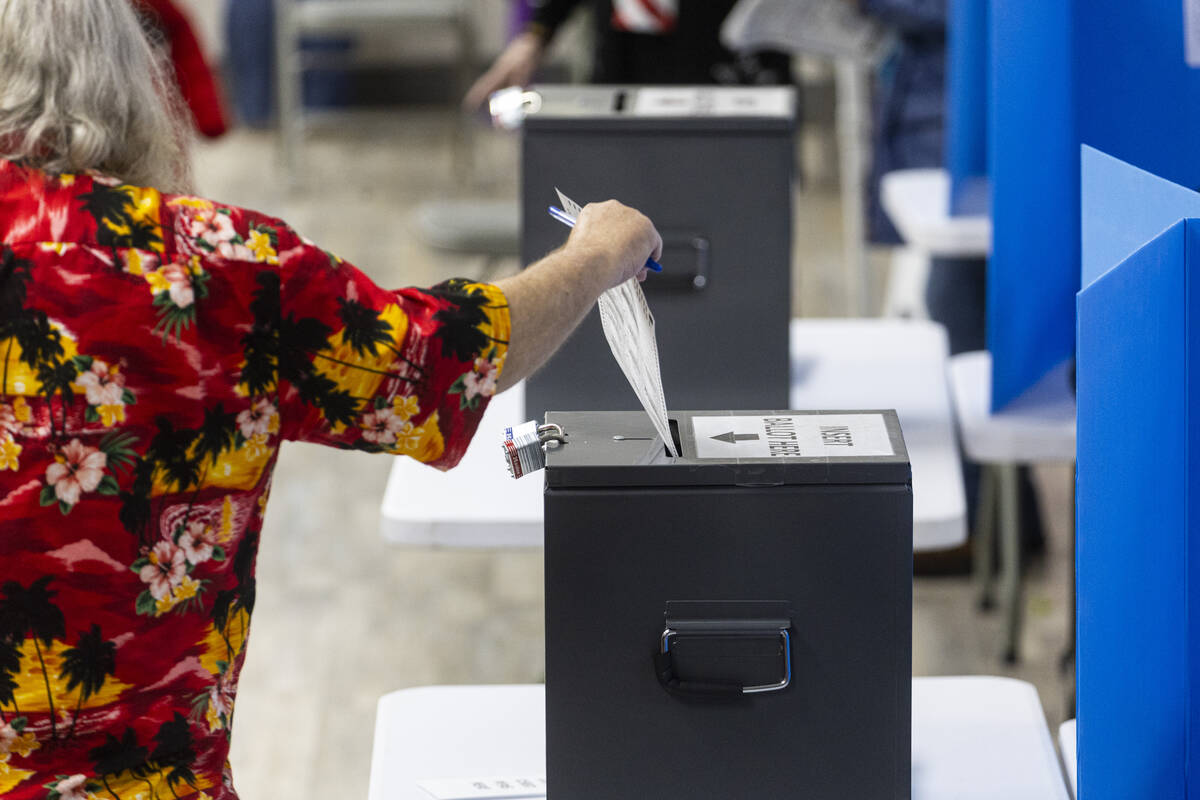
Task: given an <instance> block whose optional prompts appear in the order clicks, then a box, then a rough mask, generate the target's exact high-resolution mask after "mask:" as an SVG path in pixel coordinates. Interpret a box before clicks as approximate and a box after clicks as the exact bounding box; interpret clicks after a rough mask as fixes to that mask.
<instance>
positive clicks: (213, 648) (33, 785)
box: [0, 161, 509, 800]
mask: <svg viewBox="0 0 1200 800" xmlns="http://www.w3.org/2000/svg"><path fill="white" fill-rule="evenodd" d="M508 335H509V318H508V307H507V304H506V302H505V300H504V297H503V295H502V294H501V293H500V291H499V290H498V289H496V288H495V287H493V286H487V285H482V284H475V283H468V282H466V281H449V282H447V283H444V284H441V285H440V286H437V287H435V288H433V289H431V290H426V291H418V290H415V289H405V290H401V291H397V292H392V291H385V290H383V289H380V288H378V287H377V286H375V285H374V284H373V283H372V282H371V281H370V280H368V279H367V278H366V277H365V276H364V275H363V274H362V273H360V272H359V271H358V270H356V269H355V268H354V267H352V266H350V265H349V264H346V263H344V262H343V261H341V260H340V259H338V258H337V257H336V256H333V255H331V254H329V253H327V252H325V251H323V250H320V249H319V248H317V247H314V246H313V245H311V244H309V243H307V242H306V241H304V240H303V239H301V238H300V237H298V236H297V235H296V234H295V233H294V232H292V231H291V230H290V229H289V228H288V227H287V226H286V225H284V224H283V223H282V222H280V221H279V220H276V219H271V218H269V217H265V216H261V215H259V214H255V213H253V212H249V211H244V210H241V209H237V208H228V207H224V206H220V205H217V204H214V203H212V202H209V201H207V200H201V199H198V198H194V197H179V196H172V195H165V194H160V193H159V192H157V191H155V190H153V189H144V188H137V187H133V186H126V185H121V184H119V183H117V182H115V181H112V180H108V179H105V178H102V177H86V176H63V177H60V178H55V177H50V176H47V175H45V174H43V173H40V172H37V171H33V170H27V169H23V168H20V167H18V166H16V165H14V164H12V163H8V162H2V161H0V371H2V374H0V795H3V796H4V797H5V798H14V799H15V800H33V799H34V798H37V800H87V799H88V798H91V797H93V796H95V797H112V798H114V799H116V798H126V799H127V800H128V798H133V797H135V796H138V795H141V796H142V797H145V798H147V799H148V800H149V798H168V797H172V798H173V797H195V798H198V800H199V799H203V798H213V800H235V798H236V794H235V792H234V790H233V785H232V780H231V777H230V773H229V768H228V764H227V761H226V756H227V754H228V751H229V729H230V723H231V722H232V719H233V702H234V694H235V691H236V689H237V681H238V674H239V671H240V669H241V666H242V663H243V659H244V657H245V652H246V634H247V630H248V627H249V622H250V612H251V611H252V609H253V607H254V597H255V581H254V561H255V553H256V551H257V546H258V537H259V532H260V531H261V529H262V519H263V512H264V509H265V507H266V500H267V492H268V489H269V486H270V482H271V472H272V469H273V468H274V466H275V459H276V456H277V454H278V451H279V443H280V442H281V441H283V440H285V439H290V440H303V441H309V442H320V443H322V444H327V445H332V446H334V447H341V448H354V449H359V450H366V451H370V452H389V453H397V454H404V455H408V456H412V457H413V458H416V459H418V460H420V461H423V462H426V463H429V464H432V465H434V466H437V467H442V468H447V467H450V466H453V465H454V464H455V463H457V461H458V459H459V458H460V457H461V456H462V454H463V451H464V450H465V449H466V446H467V444H468V442H469V441H470V438H471V436H472V434H473V433H474V431H475V428H476V425H477V424H478V422H479V418H480V416H481V415H482V413H483V410H484V407H485V405H486V403H487V399H488V398H489V397H490V396H491V395H492V393H493V392H494V391H495V386H496V379H497V377H498V375H499V372H500V369H501V366H502V364H503V362H504V356H505V352H506V348H507V339H508Z"/></svg>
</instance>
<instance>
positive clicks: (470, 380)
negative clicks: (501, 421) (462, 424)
mask: <svg viewBox="0 0 1200 800" xmlns="http://www.w3.org/2000/svg"><path fill="white" fill-rule="evenodd" d="M499 377H500V360H498V359H493V358H476V359H475V363H474V364H473V365H472V367H471V371H470V372H466V373H463V374H462V375H461V376H460V377H459V379H458V380H456V381H455V382H454V385H453V386H451V387H450V393H451V394H461V395H462V397H461V398H459V408H460V409H468V408H469V409H471V410H472V411H474V410H475V409H477V408H479V404H480V403H481V402H482V401H483V400H484V399H486V398H488V397H491V396H492V395H494V394H495V393H496V381H497V379H498V378H499Z"/></svg>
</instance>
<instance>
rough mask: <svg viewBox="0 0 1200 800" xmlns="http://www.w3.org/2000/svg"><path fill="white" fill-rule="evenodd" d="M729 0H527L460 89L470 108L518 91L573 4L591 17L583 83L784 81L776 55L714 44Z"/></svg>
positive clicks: (782, 61)
mask: <svg viewBox="0 0 1200 800" xmlns="http://www.w3.org/2000/svg"><path fill="white" fill-rule="evenodd" d="M735 3H736V0H540V2H539V0H533V2H532V4H531V5H532V9H531V11H530V14H529V21H528V24H527V25H526V27H525V29H524V30H523V31H522V32H521V33H519V34H518V35H517V36H516V37H515V38H513V40H512V41H511V42H510V43H509V45H508V47H507V48H506V49H505V50H504V51H503V52H502V53H501V54H500V56H499V57H498V58H497V59H496V61H495V62H494V63H493V64H492V66H491V67H490V68H489V69H488V70H487V71H486V72H485V73H484V74H483V75H482V76H481V77H480V78H479V80H478V81H476V82H475V84H474V85H473V86H472V87H471V89H470V90H469V91H468V92H467V95H466V97H465V99H464V101H463V105H464V107H466V108H468V109H474V108H477V107H479V106H480V105H482V104H483V103H484V102H485V101H486V100H487V98H488V96H489V95H490V94H491V93H492V92H494V91H497V90H499V89H503V88H505V87H507V86H526V85H528V84H529V83H530V82H531V81H532V80H533V76H534V73H535V72H536V71H537V69H538V67H539V66H541V63H542V60H543V59H544V58H545V55H546V52H547V50H548V48H549V45H550V43H551V41H553V39H554V36H555V34H556V33H557V32H558V30H559V29H560V28H561V27H562V25H563V23H564V22H566V20H567V18H568V17H570V16H571V14H572V13H573V12H574V11H575V10H576V9H578V8H580V7H586V8H587V9H588V11H589V13H590V14H591V18H592V28H593V35H594V45H593V47H594V50H593V58H592V74H591V82H592V83H599V84H623V83H643V84H645V83H654V84H708V83H744V84H746V83H748V84H779V83H788V82H790V81H791V59H790V58H789V57H788V56H787V55H785V54H782V53H775V52H761V53H751V54H743V55H739V54H737V53H733V52H731V51H729V50H727V49H725V47H723V46H722V45H721V42H720V30H721V23H722V22H724V21H725V17H726V16H728V15H729V11H730V9H732V8H733V6H734V5H735Z"/></svg>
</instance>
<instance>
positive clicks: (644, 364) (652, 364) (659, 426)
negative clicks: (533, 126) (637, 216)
mask: <svg viewBox="0 0 1200 800" xmlns="http://www.w3.org/2000/svg"><path fill="white" fill-rule="evenodd" d="M554 191H556V192H558V200H559V202H560V203H562V209H563V211H565V212H566V213H567V215H568V216H570V217H571V219H573V220H575V219H578V218H579V214H580V212H581V211H582V210H583V209H582V208H580V206H579V204H578V203H576V202H575V201H574V200H572V199H571V198H569V197H567V196H566V195H565V194H563V193H562V192H561V191H559V190H558V189H555V190H554ZM651 280H653V278H652V279H651ZM600 322H601V324H602V325H603V326H604V338H606V339H608V346H609V348H610V349H611V350H612V354H613V357H614V358H616V359H617V364H618V365H619V366H620V367H621V371H622V372H624V373H625V378H626V379H627V380H628V381H629V385H630V386H632V387H633V391H634V392H635V393H636V394H637V396H638V400H640V401H641V403H642V408H644V409H646V413H647V414H648V415H650V421H651V422H653V423H654V429H655V430H656V431H658V435H659V436H661V437H662V440H663V442H665V443H666V445H667V450H668V451H669V452H670V453H671V455H673V456H678V455H679V453H678V452H677V451H676V450H675V440H674V439H672V438H671V426H670V424H669V423H668V422H667V401H666V399H665V398H664V397H663V388H662V369H661V368H660V367H659V364H658V342H657V340H656V339H655V338H654V315H653V314H651V313H650V306H649V305H647V304H646V295H644V294H643V293H642V285H641V284H640V283H638V281H637V278H630V279H629V280H627V281H625V283H622V284H621V285H620V286H618V287H616V288H614V289H609V290H608V291H607V292H605V293H604V294H602V295H600Z"/></svg>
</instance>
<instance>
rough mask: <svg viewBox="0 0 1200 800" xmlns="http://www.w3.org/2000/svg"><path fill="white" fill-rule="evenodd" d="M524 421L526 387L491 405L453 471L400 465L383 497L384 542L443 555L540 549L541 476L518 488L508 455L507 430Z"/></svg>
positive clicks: (407, 460)
mask: <svg viewBox="0 0 1200 800" xmlns="http://www.w3.org/2000/svg"><path fill="white" fill-rule="evenodd" d="M525 421H526V420H525V384H524V382H522V383H519V384H517V385H516V386H514V387H513V388H511V389H509V390H508V391H507V392H502V393H501V394H498V395H496V396H495V397H493V398H492V401H491V403H490V404H489V405H488V409H487V411H485V412H484V415H483V419H482V420H480V422H479V429H478V430H477V431H476V432H475V438H474V439H473V440H472V441H471V445H470V447H468V448H467V452H466V454H465V455H464V456H463V458H462V461H460V462H459V464H458V466H457V467H455V468H454V469H452V470H450V471H448V472H441V471H439V470H436V469H432V468H431V467H427V466H425V465H424V464H419V463H417V462H416V461H413V460H412V459H411V458H397V459H395V462H394V463H393V465H392V472H391V475H390V476H389V477H388V485H387V489H386V490H385V491H384V494H383V508H382V519H381V521H380V528H381V532H382V533H383V537H384V538H385V539H386V540H388V541H390V542H395V543H398V544H413V545H432V546H441V547H541V546H542V481H541V480H540V476H535V477H529V478H525V479H524V480H519V481H518V480H513V479H512V478H510V477H509V475H508V470H507V469H506V468H505V466H504V455H503V451H502V450H501V446H502V444H503V442H504V429H505V428H506V427H510V426H513V425H519V424H521V423H522V422H525Z"/></svg>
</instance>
